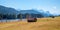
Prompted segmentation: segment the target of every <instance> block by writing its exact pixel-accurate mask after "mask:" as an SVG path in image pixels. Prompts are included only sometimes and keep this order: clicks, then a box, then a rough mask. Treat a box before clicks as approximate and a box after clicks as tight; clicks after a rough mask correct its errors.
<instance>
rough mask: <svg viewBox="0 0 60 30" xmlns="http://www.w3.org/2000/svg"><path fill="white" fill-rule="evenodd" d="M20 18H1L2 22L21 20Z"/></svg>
mask: <svg viewBox="0 0 60 30" xmlns="http://www.w3.org/2000/svg"><path fill="white" fill-rule="evenodd" d="M19 20H20V19H2V20H0V22H15V21H19Z"/></svg>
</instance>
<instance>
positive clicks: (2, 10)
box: [0, 5, 51, 16]
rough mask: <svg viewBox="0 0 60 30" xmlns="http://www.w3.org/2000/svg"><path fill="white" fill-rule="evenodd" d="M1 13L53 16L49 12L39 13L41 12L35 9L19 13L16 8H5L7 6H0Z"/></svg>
mask: <svg viewBox="0 0 60 30" xmlns="http://www.w3.org/2000/svg"><path fill="white" fill-rule="evenodd" d="M0 13H2V14H19V13H22V14H26V13H29V14H42V15H44V16H50V15H51V14H50V13H49V12H44V11H43V12H41V11H40V12H39V11H37V10H34V9H31V10H20V11H17V10H16V9H14V8H9V7H5V6H1V5H0Z"/></svg>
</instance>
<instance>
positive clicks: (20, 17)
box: [0, 13, 44, 19]
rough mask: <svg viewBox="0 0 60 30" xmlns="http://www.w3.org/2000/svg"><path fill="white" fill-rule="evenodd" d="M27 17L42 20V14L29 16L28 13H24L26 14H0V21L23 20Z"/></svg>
mask: <svg viewBox="0 0 60 30" xmlns="http://www.w3.org/2000/svg"><path fill="white" fill-rule="evenodd" d="M28 15H31V16H32V17H36V18H42V17H44V16H43V15H42V14H29V13H26V14H22V13H20V14H18V15H16V14H8V13H7V14H2V13H0V19H16V18H17V19H22V18H23V19H24V18H27V16H28Z"/></svg>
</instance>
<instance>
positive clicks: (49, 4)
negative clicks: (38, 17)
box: [0, 0, 60, 14]
mask: <svg viewBox="0 0 60 30" xmlns="http://www.w3.org/2000/svg"><path fill="white" fill-rule="evenodd" d="M0 5H3V6H6V7H12V8H15V9H22V10H26V9H38V10H40V9H42V10H44V11H49V12H51V13H52V14H54V13H56V14H60V12H59V11H60V0H0Z"/></svg>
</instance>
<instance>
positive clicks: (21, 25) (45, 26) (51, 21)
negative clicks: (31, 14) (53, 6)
mask: <svg viewBox="0 0 60 30" xmlns="http://www.w3.org/2000/svg"><path fill="white" fill-rule="evenodd" d="M0 30H60V17H56V18H38V21H37V22H31V23H28V22H26V21H19V22H10V23H0Z"/></svg>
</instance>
